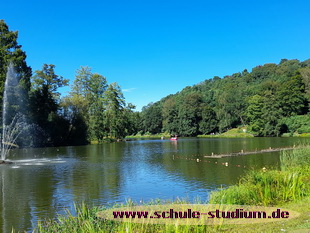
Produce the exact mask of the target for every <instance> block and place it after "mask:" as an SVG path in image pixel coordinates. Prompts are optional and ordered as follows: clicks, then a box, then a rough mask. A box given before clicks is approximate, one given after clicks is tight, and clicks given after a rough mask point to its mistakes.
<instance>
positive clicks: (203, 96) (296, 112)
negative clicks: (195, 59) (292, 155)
mask: <svg viewBox="0 0 310 233" xmlns="http://www.w3.org/2000/svg"><path fill="white" fill-rule="evenodd" d="M309 101H310V59H308V60H306V61H303V62H300V61H298V60H287V59H282V60H281V61H280V63H279V64H273V63H270V64H265V65H259V66H257V67H254V68H253V69H252V71H251V72H249V71H248V70H243V71H242V72H239V73H235V74H232V75H227V76H225V77H223V78H220V77H217V76H215V77H214V78H212V79H207V80H205V81H203V82H201V83H199V84H197V85H194V86H191V87H189V86H188V87H185V88H184V89H183V90H182V91H180V92H178V93H176V94H174V95H169V96H167V97H165V98H163V99H161V100H160V101H158V102H156V103H151V104H149V105H148V106H146V107H144V108H143V110H142V112H141V114H140V119H141V124H140V125H142V126H143V127H141V128H140V129H139V130H140V133H141V134H145V133H151V134H157V133H161V132H168V133H170V134H177V135H180V136H196V135H199V134H205V135H207V134H213V133H214V134H216V133H222V132H224V131H227V130H229V129H231V128H235V127H237V126H245V125H246V126H248V130H250V131H251V132H252V133H253V134H254V135H256V136H279V135H281V134H283V133H290V134H293V133H294V132H295V131H298V133H309V132H310V115H309Z"/></svg>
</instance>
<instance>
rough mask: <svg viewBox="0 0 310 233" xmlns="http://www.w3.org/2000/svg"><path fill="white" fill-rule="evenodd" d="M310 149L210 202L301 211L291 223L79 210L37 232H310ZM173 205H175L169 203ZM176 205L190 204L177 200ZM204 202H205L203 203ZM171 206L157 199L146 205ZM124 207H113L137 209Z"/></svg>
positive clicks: (289, 154) (250, 176)
mask: <svg viewBox="0 0 310 233" xmlns="http://www.w3.org/2000/svg"><path fill="white" fill-rule="evenodd" d="M309 155H310V146H306V147H304V148H297V149H294V150H292V151H283V152H282V154H281V170H280V171H278V170H265V171H251V172H249V173H248V174H247V175H246V176H245V177H243V178H242V179H241V180H240V182H239V184H238V185H235V186H230V187H229V188H227V189H223V190H219V191H215V192H213V193H212V194H211V200H210V203H214V204H217V203H222V204H241V205H265V206H267V205H268V206H270V205H274V206H276V207H279V208H286V209H290V210H294V211H297V212H299V213H300V214H301V215H300V216H299V217H298V218H294V219H291V220H288V221H278V222H271V223H264V224H243V225H177V224H174V225H168V224H157V225H156V224H138V223H128V222H127V223H126V222H116V221H111V220H105V219H101V218H98V217H97V215H96V214H97V213H98V212H99V211H102V210H104V209H106V208H108V207H104V206H103V207H88V206H86V205H85V204H82V205H79V206H77V207H76V213H77V215H76V216H73V215H72V214H71V213H70V212H68V213H67V215H66V216H59V217H58V218H57V219H56V220H55V219H52V220H44V221H40V222H39V223H38V225H37V227H36V229H35V230H34V232H36V233H49V232H81V233H83V232H88V233H92V232H142V233H143V232H283V231H290V232H307V231H308V230H309V229H310V217H309V213H310V205H309V202H310V175H309V174H310V165H309V164H310V163H309V162H310V156H309ZM168 203H171V202H168ZM174 203H175V204H185V203H188V202H187V201H186V200H176V201H175V202H174ZM200 203H201V202H200ZM159 204H162V205H164V204H167V202H165V201H162V200H160V199H156V200H154V201H152V202H150V203H147V204H145V205H159ZM133 205H137V203H133V202H132V201H130V200H129V201H127V203H126V204H124V205H114V206H113V207H111V208H116V207H122V206H133Z"/></svg>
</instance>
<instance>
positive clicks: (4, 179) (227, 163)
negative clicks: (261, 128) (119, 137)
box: [0, 138, 309, 232]
mask: <svg viewBox="0 0 310 233" xmlns="http://www.w3.org/2000/svg"><path fill="white" fill-rule="evenodd" d="M307 141H309V139H306V138H243V139H225V138H199V139H198V138H184V139H182V138H181V139H179V140H178V141H170V140H132V141H126V142H118V143H107V144H103V145H88V146H77V147H57V148H56V147H54V148H31V149H29V148H28V149H16V150H12V151H11V152H10V157H9V159H11V160H12V161H13V162H14V164H12V165H0V183H1V190H0V203H1V204H0V229H2V232H10V231H11V229H12V226H13V227H14V228H15V229H16V230H26V231H30V230H31V229H33V228H34V227H35V226H36V223H37V220H38V219H44V218H55V217H56V216H57V214H59V213H60V214H64V213H65V209H69V210H70V211H72V210H73V209H74V203H81V202H82V201H85V202H86V203H89V204H92V205H107V204H111V203H117V202H125V201H126V200H127V199H132V200H134V201H137V202H140V201H144V202H148V201H150V200H154V199H156V198H160V199H164V200H168V199H169V200H175V199H176V198H178V197H179V198H186V199H188V200H190V201H194V200H196V199H200V200H202V201H208V198H209V193H210V191H212V190H216V189H218V188H220V187H226V186H228V185H232V184H236V183H237V181H238V179H239V178H240V177H241V176H242V175H243V174H244V173H245V172H246V171H247V170H250V169H253V168H254V169H262V168H263V167H267V168H271V167H273V168H278V167H279V163H280V161H279V155H280V153H279V152H272V153H263V154H255V155H243V156H235V157H226V158H205V157H204V156H205V155H211V153H212V152H213V153H215V154H225V153H232V152H240V151H241V150H244V151H255V150H260V149H267V148H269V147H272V148H278V147H290V146H293V145H294V144H296V145H297V144H299V143H306V142H307ZM197 159H198V160H197ZM197 161H199V162H197ZM0 231H1V230H0Z"/></svg>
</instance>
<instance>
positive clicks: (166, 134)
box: [126, 133, 171, 139]
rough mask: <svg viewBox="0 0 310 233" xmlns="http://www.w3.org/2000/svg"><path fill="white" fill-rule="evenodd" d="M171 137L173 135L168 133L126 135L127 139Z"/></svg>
mask: <svg viewBox="0 0 310 233" xmlns="http://www.w3.org/2000/svg"><path fill="white" fill-rule="evenodd" d="M162 137H163V138H166V139H167V138H170V137H171V135H170V134H168V133H160V134H136V135H130V136H126V139H161V138H162Z"/></svg>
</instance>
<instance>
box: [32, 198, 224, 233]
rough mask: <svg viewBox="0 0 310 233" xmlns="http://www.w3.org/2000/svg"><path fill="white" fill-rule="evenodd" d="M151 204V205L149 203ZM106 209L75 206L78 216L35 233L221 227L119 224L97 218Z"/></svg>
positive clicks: (146, 232)
mask: <svg viewBox="0 0 310 233" xmlns="http://www.w3.org/2000/svg"><path fill="white" fill-rule="evenodd" d="M153 203H157V204H159V203H160V204H165V203H164V202H163V201H158V200H157V201H155V202H153ZM174 203H179V204H181V203H185V201H184V200H181V201H180V200H176V202H174ZM148 204H149V203H148ZM132 205H137V204H136V203H133V202H131V201H130V200H129V201H127V203H126V204H125V205H115V206H113V207H112V208H115V207H120V206H132ZM104 209H105V208H104V207H101V208H98V207H89V206H87V205H86V204H84V203H83V204H81V205H78V206H75V211H76V213H77V215H76V216H73V215H72V214H71V213H70V212H68V213H67V214H66V216H59V217H58V218H57V219H56V220H44V221H40V222H39V223H38V225H37V228H36V229H35V230H34V231H33V232H35V233H54V232H74V233H79V232H87V233H97V232H98V233H101V232H121V233H127V232H139V233H140V232H141V233H149V232H150V233H152V232H154V233H155V232H156V233H157V232H168V233H169V232H171V233H172V232H176V233H178V232H185V233H186V232H197V233H198V232H217V230H218V229H219V228H221V226H205V225H171V224H139V223H130V222H117V221H110V220H105V219H102V218H99V217H97V213H98V212H99V211H102V210H104Z"/></svg>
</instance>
